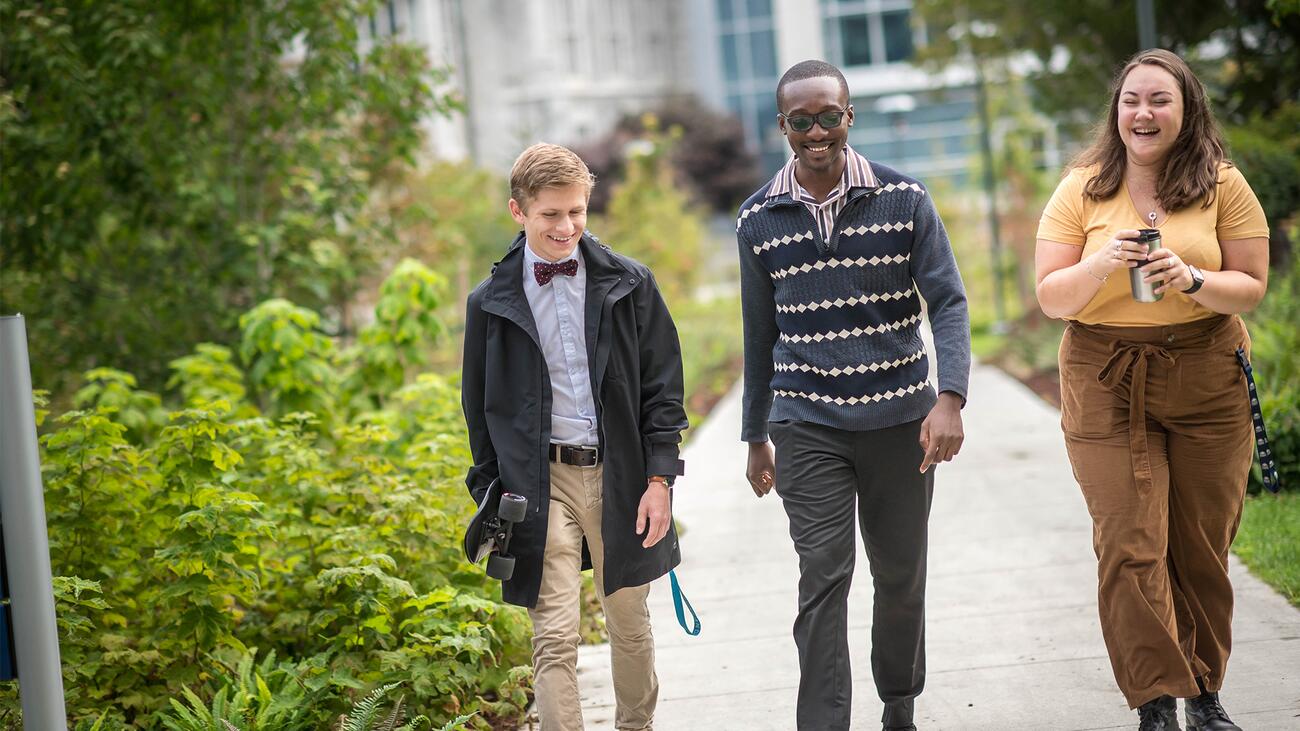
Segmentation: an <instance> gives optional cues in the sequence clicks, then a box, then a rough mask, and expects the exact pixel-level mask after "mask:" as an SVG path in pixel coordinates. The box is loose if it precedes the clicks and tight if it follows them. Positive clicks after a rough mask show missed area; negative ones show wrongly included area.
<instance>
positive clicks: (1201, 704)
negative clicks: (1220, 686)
mask: <svg viewBox="0 0 1300 731" xmlns="http://www.w3.org/2000/svg"><path fill="white" fill-rule="evenodd" d="M1183 711H1184V713H1185V716H1184V717H1185V718H1186V720H1187V728H1188V731H1241V727H1240V726H1238V725H1237V724H1235V723H1233V722H1232V719H1230V718H1228V714H1227V712H1225V711H1224V710H1223V706H1221V705H1219V694H1218V693H1211V692H1209V691H1206V690H1202V692H1201V694H1200V695H1198V696H1196V697H1195V698H1188V699H1187V700H1186V701H1184V702H1183Z"/></svg>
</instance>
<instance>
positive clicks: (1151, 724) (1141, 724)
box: [1138, 695, 1180, 731]
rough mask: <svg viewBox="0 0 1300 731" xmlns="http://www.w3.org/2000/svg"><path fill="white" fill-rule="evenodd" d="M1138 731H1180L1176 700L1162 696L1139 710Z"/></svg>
mask: <svg viewBox="0 0 1300 731" xmlns="http://www.w3.org/2000/svg"><path fill="white" fill-rule="evenodd" d="M1138 731H1180V730H1179V728H1178V706H1177V705H1176V704H1175V703H1174V699H1173V698H1172V697H1170V696H1167V695H1162V696H1160V697H1159V698H1157V699H1155V700H1153V701H1147V702H1146V703H1143V704H1142V705H1141V706H1140V707H1139V708H1138Z"/></svg>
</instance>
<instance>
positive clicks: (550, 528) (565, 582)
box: [528, 462, 659, 731]
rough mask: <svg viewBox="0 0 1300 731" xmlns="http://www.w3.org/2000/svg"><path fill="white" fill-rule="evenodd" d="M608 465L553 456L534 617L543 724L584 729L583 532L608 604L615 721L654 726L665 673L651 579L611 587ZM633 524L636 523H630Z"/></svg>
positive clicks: (547, 730)
mask: <svg viewBox="0 0 1300 731" xmlns="http://www.w3.org/2000/svg"><path fill="white" fill-rule="evenodd" d="M602 473H603V468H601V467H599V466H597V467H574V466H572V465H566V464H559V463H554V462H553V463H551V508H550V517H549V519H548V521H547V525H546V557H545V560H544V562H543V564H542V586H541V591H540V593H539V594H538V596H537V606H536V607H535V608H533V609H530V610H528V615H529V616H530V617H532V620H533V687H534V689H535V690H536V692H537V708H538V712H539V714H540V716H541V722H542V731H582V729H583V725H582V703H581V701H580V700H579V696H578V676H577V666H578V609H579V587H580V586H581V583H580V582H581V568H582V539H583V537H584V536H585V537H586V539H587V547H588V549H589V550H590V552H591V561H592V566H593V568H594V569H595V580H596V593H597V594H598V595H599V596H600V602H601V606H603V607H604V609H605V626H606V629H608V630H609V642H610V648H611V654H612V666H613V676H614V701H615V715H614V724H615V726H616V727H617V728H618V729H620V731H623V730H624V729H626V730H627V731H643V730H645V729H650V728H651V722H652V721H653V720H654V709H655V703H656V702H657V701H658V699H659V679H658V678H657V677H656V676H655V669H654V665H655V648H654V636H653V635H652V634H651V633H650V612H649V610H647V609H646V596H647V595H648V594H649V592H650V585H649V584H646V585H644V586H637V587H628V588H624V589H619V590H618V591H616V592H614V593H613V594H611V595H609V596H605V590H604V578H605V577H604V553H605V552H604V542H603V541H602V540H601V535H600V523H601V519H600V513H601V485H602V477H603V475H602ZM625 528H626V529H627V530H629V531H631V530H635V528H636V526H633V525H628V526H625Z"/></svg>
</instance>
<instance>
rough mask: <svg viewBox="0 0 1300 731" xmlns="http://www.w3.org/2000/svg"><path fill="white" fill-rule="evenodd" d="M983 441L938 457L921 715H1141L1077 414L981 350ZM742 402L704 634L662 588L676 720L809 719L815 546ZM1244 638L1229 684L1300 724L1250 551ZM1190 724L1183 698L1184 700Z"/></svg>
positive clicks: (722, 407)
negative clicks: (1107, 611) (1106, 633)
mask: <svg viewBox="0 0 1300 731" xmlns="http://www.w3.org/2000/svg"><path fill="white" fill-rule="evenodd" d="M970 391H971V397H970V401H969V403H968V404H967V407H966V410H965V412H964V417H965V428H966V435H967V437H966V445H965V447H964V449H963V451H962V453H961V455H960V456H959V457H958V458H957V460H956V461H955V462H953V463H950V464H947V465H943V466H941V467H940V468H939V472H938V474H937V480H936V487H935V499H934V508H933V513H932V517H931V523H930V524H931V531H930V535H931V539H930V572H929V576H930V579H929V592H928V615H927V644H928V649H929V653H928V656H929V674H928V679H927V682H926V690H925V692H924V693H923V694H922V695H921V697H920V699H919V700H918V702H917V724H918V726H919V727H920V728H921V729H923V730H930V729H1034V730H1036V731H1042V730H1045V729H1052V730H1055V729H1111V728H1115V729H1134V728H1136V727H1137V714H1136V713H1134V712H1132V711H1130V710H1129V709H1128V708H1127V707H1126V705H1125V704H1124V701H1123V698H1122V696H1121V695H1120V693H1119V691H1118V690H1117V689H1116V687H1115V684H1114V680H1113V678H1112V676H1111V670H1110V663H1109V660H1108V659H1107V657H1106V650H1105V647H1104V646H1103V644H1102V638H1101V630H1100V628H1099V625H1098V622H1097V606H1096V564H1095V561H1094V558H1093V554H1092V545H1091V528H1090V523H1089V520H1088V515H1087V511H1086V509H1085V507H1084V504H1083V499H1082V497H1081V496H1080V495H1079V491H1078V487H1077V485H1076V484H1075V482H1074V478H1073V476H1072V474H1071V472H1070V466H1069V463H1068V462H1067V460H1066V455H1065V448H1064V445H1063V442H1062V439H1061V434H1060V429H1059V425H1058V422H1059V414H1058V413H1057V412H1056V411H1055V409H1053V408H1052V407H1050V406H1048V405H1047V404H1045V403H1043V402H1042V401H1041V400H1039V399H1038V397H1037V396H1035V395H1034V394H1033V393H1031V392H1030V391H1029V390H1027V389H1026V388H1024V387H1023V386H1021V385H1020V384H1019V383H1018V382H1016V381H1014V380H1013V379H1011V378H1009V377H1008V376H1006V375H1004V374H1003V373H1001V372H1000V371H998V370H996V369H994V368H992V367H990V366H980V365H976V366H975V368H974V370H973V371H972V374H971V388H970ZM739 422H740V400H739V393H738V391H735V390H733V392H732V393H731V394H730V395H729V396H728V397H727V398H726V399H725V400H724V401H723V402H722V403H720V404H719V405H718V407H717V408H716V409H715V410H714V412H713V415H712V417H711V418H710V420H709V421H708V423H706V424H704V425H703V427H702V428H700V429H699V430H698V431H697V432H696V433H695V434H694V436H693V437H692V439H691V443H690V446H689V448H688V449H687V450H686V461H687V470H688V472H689V476H688V477H687V478H685V479H683V480H682V481H681V482H680V483H679V487H678V488H677V489H676V490H675V493H676V506H675V507H676V512H677V516H678V518H679V519H680V520H681V522H682V523H683V524H684V525H685V526H686V535H685V536H684V537H683V538H682V554H683V563H682V566H681V567H680V568H679V569H678V571H677V575H678V578H679V579H680V580H681V583H682V587H683V589H684V590H685V591H686V593H687V595H688V596H689V598H690V600H691V601H692V603H693V604H694V605H695V608H696V611H698V612H699V614H700V618H701V621H702V622H703V625H704V631H703V632H702V633H701V634H700V635H699V636H698V637H688V636H686V635H685V634H684V633H683V632H682V630H681V629H680V628H679V627H678V626H677V623H676V619H675V617H674V614H673V609H672V599H671V592H670V591H669V588H668V582H667V580H666V579H665V580H661V581H658V582H656V584H655V586H654V588H653V589H652V591H651V597H650V602H651V614H652V616H653V619H654V626H655V636H656V638H657V641H658V642H657V645H658V663H657V664H658V672H659V679H660V685H661V690H660V696H659V698H660V700H659V710H658V713H657V716H656V722H655V728H656V729H657V731H684V730H690V731H696V730H705V729H707V730H708V731H764V730H771V731H791V730H792V729H794V727H795V726H794V702H795V692H796V688H797V687H798V677H799V676H798V663H797V658H796V653H795V647H794V641H793V639H792V638H791V634H790V631H791V626H792V625H793V622H794V617H795V610H796V584H797V580H798V563H797V559H796V557H795V553H794V548H793V546H792V545H791V542H790V537H789V533H788V532H787V525H786V518H785V513H784V511H783V510H782V509H781V504H780V498H779V497H777V496H776V494H775V493H773V494H770V495H768V496H767V497H765V498H763V499H761V500H759V499H757V498H755V497H754V494H753V493H752V492H751V491H750V489H749V486H748V483H746V481H745V479H744V465H745V454H746V453H745V449H744V446H743V445H742V444H741V443H740V442H739V441H738V434H739ZM1233 581H1234V585H1235V586H1236V590H1237V610H1236V618H1235V621H1234V628H1233V629H1234V635H1235V642H1234V652H1233V656H1232V663H1231V665H1230V668H1229V673H1228V679H1227V684H1226V687H1225V688H1224V691H1223V694H1222V699H1223V702H1224V705H1225V707H1226V708H1227V709H1228V711H1229V713H1230V714H1231V715H1232V717H1233V719H1234V720H1235V721H1236V722H1237V723H1238V724H1240V725H1241V726H1242V727H1243V728H1245V729H1247V731H1263V730H1264V729H1300V611H1297V610H1296V609H1294V608H1292V607H1291V606H1289V605H1288V604H1287V603H1286V602H1285V601H1284V600H1283V599H1282V598H1281V597H1279V596H1278V595H1277V594H1276V593H1274V592H1273V591H1272V590H1271V589H1269V588H1268V587H1267V586H1265V585H1264V584H1263V583H1261V582H1260V581H1259V580H1257V579H1255V578H1254V577H1252V576H1250V575H1249V574H1248V573H1246V571H1245V570H1244V569H1243V568H1242V567H1241V566H1240V565H1239V564H1237V563H1236V562H1235V559H1234V565H1233ZM870 622H871V577H870V574H869V573H868V571H867V567H866V561H865V555H863V554H862V552H861V549H860V548H859V561H858V568H857V574H856V576H855V578H854V584H853V589H852V592H851V595H850V618H849V636H850V642H851V644H852V648H853V669H854V677H853V681H854V682H853V686H854V687H853V691H854V692H853V728H854V729H877V728H879V727H880V725H879V718H880V711H881V704H880V701H879V699H878V698H877V697H876V691H875V686H874V685H873V683H872V680H871V663H870ZM579 683H580V684H581V687H582V692H583V698H584V713H585V715H586V720H587V728H588V729H613V728H614V725H613V695H612V691H611V686H610V677H609V651H608V647H606V646H603V645H601V646H592V647H584V648H582V651H581V653H580V659H579ZM1179 717H1180V722H1181V709H1180V712H1179Z"/></svg>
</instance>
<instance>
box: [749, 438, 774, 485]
mask: <svg viewBox="0 0 1300 731" xmlns="http://www.w3.org/2000/svg"><path fill="white" fill-rule="evenodd" d="M745 477H746V478H747V479H748V480H749V486H750V488H751V489H753V491H754V494H755V495H757V496H758V497H763V496H764V495H766V494H767V493H768V492H769V491H770V490H771V489H772V488H773V487H776V458H775V457H774V456H773V455H772V443H771V442H766V441H764V442H750V443H749V464H747V465H746V466H745Z"/></svg>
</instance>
